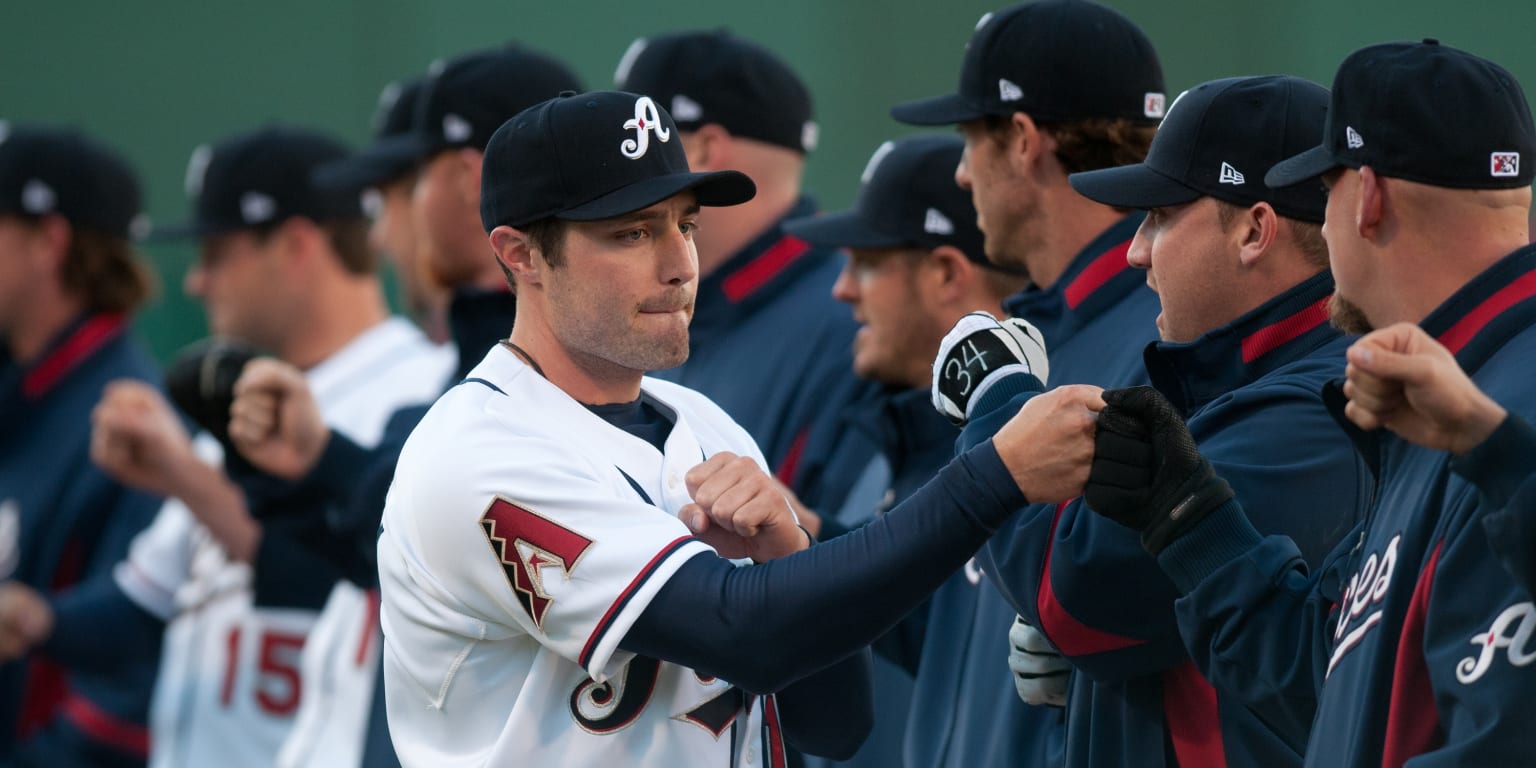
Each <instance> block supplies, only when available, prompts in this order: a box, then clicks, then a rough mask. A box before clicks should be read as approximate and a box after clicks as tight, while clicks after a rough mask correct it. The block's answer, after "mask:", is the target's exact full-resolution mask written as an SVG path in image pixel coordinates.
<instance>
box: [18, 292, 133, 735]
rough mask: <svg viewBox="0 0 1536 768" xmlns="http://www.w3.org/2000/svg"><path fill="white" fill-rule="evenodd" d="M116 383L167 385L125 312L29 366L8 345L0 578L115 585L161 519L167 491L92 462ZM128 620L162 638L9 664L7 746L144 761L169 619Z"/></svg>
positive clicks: (66, 337) (60, 585)
mask: <svg viewBox="0 0 1536 768" xmlns="http://www.w3.org/2000/svg"><path fill="white" fill-rule="evenodd" d="M116 379H137V380H139V381H144V382H148V383H151V384H153V385H154V386H156V387H158V386H160V376H159V372H158V371H157V370H156V368H155V366H154V364H153V362H152V361H151V360H150V358H149V356H148V355H147V354H146V353H145V352H144V350H143V349H142V348H141V347H140V346H139V345H138V344H137V343H136V342H135V341H133V340H132V338H131V337H130V335H129V334H128V333H127V319H126V318H125V317H123V316H122V315H94V316H88V317H82V318H80V319H79V320H77V321H75V322H74V323H72V324H71V325H70V327H69V328H68V329H67V330H65V331H64V332H63V333H61V334H60V336H59V337H58V338H56V339H54V340H53V341H52V342H51V343H50V344H49V346H48V348H47V349H46V350H45V351H44V352H43V353H42V354H41V355H40V356H39V357H38V359H36V360H34V361H30V362H29V363H26V364H19V363H17V362H15V361H13V360H11V359H9V357H8V355H7V354H6V353H4V352H0V424H4V425H5V426H4V429H0V571H3V573H0V577H3V578H9V579H14V580H16V581H18V582H21V583H23V584H26V585H28V586H30V587H32V588H34V589H37V590H39V591H40V592H42V593H43V594H44V595H56V594H60V593H63V592H68V591H70V590H72V589H73V588H74V587H76V585H79V584H84V583H89V582H95V581H102V580H105V581H107V582H110V581H111V571H112V567H113V566H114V565H115V564H116V563H117V562H118V561H119V560H121V559H123V557H124V556H126V555H127V552H128V543H129V541H131V540H132V539H133V536H134V535H135V534H137V533H138V532H139V531H140V530H141V529H143V528H144V527H145V526H146V525H148V524H149V522H150V521H151V520H152V519H154V516H155V513H156V511H157V510H158V509H159V507H160V500H159V499H157V498H155V497H152V496H149V495H146V494H143V493H140V492H137V491H133V490H130V489H127V488H125V487H123V486H121V485H119V484H117V483H116V482H115V481H113V480H112V479H111V478H109V477H107V476H106V474H104V473H103V472H102V471H101V470H100V469H98V468H97V467H96V465H95V464H93V463H91V460H90V436H91V421H90V419H91V409H92V408H94V407H95V406H96V403H97V402H98V401H99V400H100V399H101V395H102V390H103V389H104V388H105V387H106V385H107V383H108V382H111V381H113V380H116ZM125 621H130V622H139V623H142V624H145V625H146V626H147V627H148V629H149V631H148V633H147V635H146V636H147V637H148V638H150V639H149V640H147V641H146V642H143V643H127V642H121V641H120V640H119V639H117V638H114V639H113V640H111V641H108V642H107V643H106V644H105V645H104V644H103V641H102V639H101V638H100V637H99V636H92V637H91V638H89V641H90V642H87V643H85V644H84V647H83V648H78V649H71V648H67V647H65V646H62V645H58V644H51V645H48V646H45V647H44V648H43V649H42V651H43V654H42V657H41V658H36V659H35V660H33V661H31V662H16V663H12V664H7V665H5V666H4V667H0V754H4V755H10V756H13V757H17V759H26V760H32V761H35V762H38V763H40V764H46V765H109V766H111V765H142V764H143V762H144V759H145V756H146V755H147V754H148V744H149V735H148V731H147V729H146V727H145V722H146V718H147V716H148V709H149V698H150V693H151V691H152V690H153V686H154V680H155V674H156V670H157V668H158V666H159V658H160V648H159V645H158V638H159V629H160V626H159V623H158V622H153V621H152V620H151V619H150V618H149V617H148V616H147V615H143V614H138V615H134V614H129V615H128V616H127V617H126V618H125ZM61 639H64V638H61ZM71 650H75V651H77V652H80V653H81V654H82V655H83V658H73V657H72V656H71V653H70V651H71ZM82 661H83V662H85V663H79V664H77V663H76V662H82ZM49 662H56V663H57V664H58V665H59V666H60V667H67V668H69V669H70V675H69V677H68V678H65V677H64V676H63V672H62V670H61V669H59V667H55V666H53V664H51V663H49Z"/></svg>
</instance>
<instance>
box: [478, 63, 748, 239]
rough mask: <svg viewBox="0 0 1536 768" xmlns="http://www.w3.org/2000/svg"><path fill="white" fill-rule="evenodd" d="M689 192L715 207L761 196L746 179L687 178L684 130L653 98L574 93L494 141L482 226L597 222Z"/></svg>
mask: <svg viewBox="0 0 1536 768" xmlns="http://www.w3.org/2000/svg"><path fill="white" fill-rule="evenodd" d="M690 189H691V190H693V191H694V192H695V193H696V194H697V195H698V199H699V205H709V206H725V205H738V204H740V203H744V202H746V201H748V200H751V199H752V196H753V195H754V194H756V193H757V187H756V186H755V185H754V184H753V183H752V180H751V179H750V178H748V177H747V176H746V174H744V173H741V172H740V171H715V172H712V173H694V172H691V171H689V170H688V156H687V155H686V154H684V152H683V142H682V140H681V138H680V137H679V136H678V132H677V123H675V122H673V121H672V116H671V115H669V114H667V111H666V110H665V109H663V108H661V107H660V106H657V105H656V103H655V102H654V101H653V100H652V99H651V98H650V97H649V96H640V95H638V94H634V93H624V92H621V91H597V92H594V93H587V94H581V95H577V94H574V93H572V94H566V95H564V96H561V97H559V98H555V99H550V100H549V101H546V102H544V103H542V104H539V105H537V106H534V107H531V108H529V109H527V110H525V111H523V112H521V113H519V114H518V115H517V116H516V117H514V118H512V119H511V120H508V121H507V123H506V124H505V125H503V126H502V127H501V128H500V130H498V131H496V134H495V135H494V136H492V137H491V141H490V144H489V145H487V146H486V148H485V160H484V165H483V170H482V172H481V175H480V221H481V223H482V224H484V225H485V230H486V231H487V232H489V231H491V230H492V229H495V228H496V227H498V226H502V225H507V226H512V227H523V226H527V225H528V224H531V223H533V222H535V221H539V220H541V219H546V218H551V217H553V218H557V219H567V220H570V221H597V220H599V219H608V218H613V217H615V216H622V215H623V214H626V213H631V212H633V211H638V210H640V209H642V208H647V207H649V206H651V205H655V204H656V203H659V202H661V201H663V200H666V199H667V198H669V197H671V196H673V195H675V194H677V193H679V192H683V191H685V190H690Z"/></svg>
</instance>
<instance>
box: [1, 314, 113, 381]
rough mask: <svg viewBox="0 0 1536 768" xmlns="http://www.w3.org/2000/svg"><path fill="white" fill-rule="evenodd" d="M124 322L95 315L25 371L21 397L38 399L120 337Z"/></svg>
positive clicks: (111, 317) (108, 316)
mask: <svg viewBox="0 0 1536 768" xmlns="http://www.w3.org/2000/svg"><path fill="white" fill-rule="evenodd" d="M126 322H127V318H126V316H124V315H122V314H120V313H114V314H106V315H97V316H95V317H92V318H91V319H89V320H86V321H85V322H84V323H82V324H81V325H80V327H79V328H77V329H75V332H74V333H72V334H70V336H69V338H67V339H65V340H64V343H63V344H60V345H59V346H58V347H57V348H55V349H54V350H53V351H52V352H50V353H48V355H47V356H46V357H44V358H43V359H42V360H39V361H38V363H37V364H36V365H34V366H32V369H31V370H29V371H27V374H26V377H25V378H23V379H22V382H21V393H22V394H23V395H24V396H26V397H27V398H31V399H35V398H38V397H41V396H42V395H43V393H44V392H47V391H48V389H49V388H50V387H52V386H53V385H54V384H57V383H58V381H59V379H62V378H64V374H66V373H69V372H70V370H71V369H73V368H74V367H75V366H77V365H79V364H80V363H81V362H82V361H84V360H85V359H86V358H87V357H90V356H91V353H92V352H95V351H96V350H98V349H100V348H101V347H102V345H104V344H106V343H107V342H109V341H111V340H112V339H113V338H115V337H116V336H117V335H118V334H119V333H121V332H122V330H123V326H124V325H125V324H126Z"/></svg>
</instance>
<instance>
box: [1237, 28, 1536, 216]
mask: <svg viewBox="0 0 1536 768" xmlns="http://www.w3.org/2000/svg"><path fill="white" fill-rule="evenodd" d="M1533 152H1536V128H1533V127H1532V125H1531V107H1530V104H1528V103H1527V102H1526V100H1525V93H1524V92H1523V91H1522V90H1521V89H1520V83H1518V82H1517V81H1516V80H1515V78H1514V76H1513V75H1511V74H1510V73H1509V72H1508V71H1507V70H1505V69H1504V68H1503V67H1501V66H1499V65H1497V64H1495V63H1493V62H1491V61H1488V60H1487V59H1482V58H1479V57H1477V56H1474V55H1472V54H1470V53H1467V52H1466V51H1461V50H1457V49H1455V48H1452V47H1450V46H1447V45H1441V44H1440V43H1439V41H1437V40H1432V39H1426V40H1424V41H1422V42H1417V43H1414V42H1400V43H1382V44H1380V45H1372V46H1368V47H1366V48H1361V49H1360V50H1358V51H1355V52H1354V53H1351V54H1350V55H1349V56H1348V57H1347V58H1345V59H1344V61H1343V63H1341V64H1340V65H1339V71H1338V73H1337V74H1336V75H1334V80H1333V101H1332V103H1331V104H1330V106H1329V109H1328V122H1327V125H1326V126H1325V127H1324V129H1323V138H1322V141H1321V143H1320V144H1319V145H1318V146H1315V147H1313V148H1311V149H1309V150H1307V151H1305V152H1302V153H1300V154H1298V155H1296V156H1295V157H1292V158H1290V159H1288V160H1285V161H1284V162H1281V163H1280V164H1278V165H1276V166H1275V167H1274V168H1272V169H1270V171H1269V173H1268V175H1266V176H1265V177H1264V182H1265V183H1266V184H1268V185H1270V186H1272V187H1283V186H1288V185H1291V184H1297V183H1300V182H1303V181H1306V180H1308V179H1312V178H1315V177H1317V176H1320V175H1322V174H1324V173H1327V172H1329V171H1331V170H1333V169H1335V168H1359V167H1361V166H1364V165H1369V166H1370V167H1371V168H1373V169H1374V170H1375V171H1376V172H1377V173H1379V174H1381V175H1383V176H1390V177H1393V178H1398V179H1404V180H1406V181H1414V182H1419V183H1421V184H1430V185H1433V186H1437V187H1452V188H1460V189H1512V188H1515V187H1524V186H1530V184H1531V181H1532V179H1533V178H1536V167H1533V162H1532V161H1533V160H1536V158H1533V157H1532V154H1533Z"/></svg>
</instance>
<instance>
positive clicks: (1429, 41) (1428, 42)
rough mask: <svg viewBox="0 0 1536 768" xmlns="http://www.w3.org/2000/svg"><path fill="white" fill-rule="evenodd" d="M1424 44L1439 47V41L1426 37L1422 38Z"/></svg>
mask: <svg viewBox="0 0 1536 768" xmlns="http://www.w3.org/2000/svg"><path fill="white" fill-rule="evenodd" d="M1424 44H1425V45H1439V44H1440V41H1439V40H1436V39H1435V38H1433V37H1426V38H1424Z"/></svg>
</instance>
